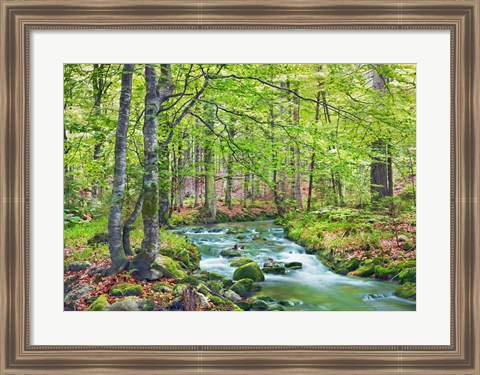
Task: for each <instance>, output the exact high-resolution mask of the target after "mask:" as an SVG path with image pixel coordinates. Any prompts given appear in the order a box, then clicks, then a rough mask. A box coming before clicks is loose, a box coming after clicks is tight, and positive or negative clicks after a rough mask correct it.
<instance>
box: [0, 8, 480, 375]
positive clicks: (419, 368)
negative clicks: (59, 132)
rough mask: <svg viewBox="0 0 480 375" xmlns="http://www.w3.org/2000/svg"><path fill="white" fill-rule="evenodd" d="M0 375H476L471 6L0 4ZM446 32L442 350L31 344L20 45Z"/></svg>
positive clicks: (475, 11)
mask: <svg viewBox="0 0 480 375" xmlns="http://www.w3.org/2000/svg"><path fill="white" fill-rule="evenodd" d="M0 5H1V20H2V21H1V39H0V43H1V46H2V47H1V48H2V50H1V53H0V56H1V57H0V64H1V69H0V82H1V86H0V89H1V95H0V97H1V98H2V100H1V101H0V116H1V122H0V139H1V141H2V147H0V161H1V163H0V165H1V167H0V168H1V169H0V176H1V179H0V181H1V182H0V192H1V206H0V218H1V222H0V227H1V231H2V232H1V235H0V257H1V258H0V259H1V261H0V313H1V316H0V331H1V335H0V347H1V357H0V371H1V373H3V374H14V373H15V374H17V373H42V374H45V373H52V374H53V373H64V372H68V373H82V374H85V373H109V372H115V373H119V374H122V373H124V374H129V373H131V372H132V371H135V372H138V373H145V374H153V373H162V372H163V373H168V374H177V373H178V374H190V373H192V374H194V373H195V374H198V373H202V374H207V373H208V374H209V373H212V374H214V373H225V372H227V371H228V372H229V373H232V374H246V373H251V374H282V373H287V372H288V373H302V374H309V373H311V374H343V373H355V374H362V373H363V374H372V373H375V374H391V373H405V374H425V373H430V374H459V375H460V374H465V375H466V374H478V373H480V363H479V361H480V359H479V358H480V352H479V349H478V348H479V345H480V340H479V338H480V321H479V312H480V311H479V302H480V299H479V296H480V291H479V285H480V276H479V275H480V264H479V262H480V261H479V259H480V257H479V256H478V255H479V250H480V249H479V235H478V231H477V230H476V227H475V225H477V224H478V220H479V214H480V211H479V202H480V200H479V197H478V193H479V177H478V173H475V172H476V171H477V170H478V168H479V159H478V146H477V145H478V144H480V135H479V134H480V132H479V131H478V126H479V103H480V100H479V99H480V97H479V84H478V77H479V76H480V64H479V48H478V45H480V43H479V42H480V40H479V39H480V38H479V37H480V28H479V21H480V17H479V16H480V14H479V13H480V2H479V0H459V1H429V0H418V1H417V0H412V1H402V2H391V1H388V0H372V1H368V0H367V1H335V0H317V1H315V0H304V1H301V2H296V3H292V2H289V1H285V0H282V1H276V2H274V3H273V2H269V1H267V0H247V1H241V2H240V1H238V2H237V1H225V0H224V1H218V0H211V1H208V0H207V1H201V2H183V3H176V2H173V1H170V0H145V1H143V0H142V1H138V2H135V3H132V2H129V1H107V0H99V1H98V0H97V1H94V0H86V1H80V2H69V1H67V0H45V1H36V0H32V1H17V0H10V1H8V0H0ZM149 28H151V29H173V30H179V29H193V30H195V29H235V30H248V29H249V30H258V31H259V32H260V30H264V29H286V28H300V29H302V28H303V29H349V30H385V29H387V30H405V29H411V30H417V29H421V30H424V29H426V30H428V29H431V30H437V29H443V30H445V29H446V30H450V33H451V54H452V56H451V61H452V70H451V82H452V111H451V113H452V114H451V122H452V137H451V142H452V143H451V156H452V157H451V160H452V161H451V176H452V178H451V192H452V193H451V194H452V196H451V202H450V203H451V223H452V224H451V241H452V242H451V299H452V309H451V343H450V345H447V346H398V345H397V346H254V345H252V346H202V345H195V346H144V345H142V346H124V345H123V346H38V345H31V343H30V336H29V335H30V332H29V327H30V311H29V298H30V295H29V262H30V252H29V250H30V246H31V244H30V242H29V235H30V223H29V210H30V203H29V202H30V201H29V199H30V195H29V192H30V190H29V187H30V185H29V176H30V169H29V152H30V150H29V127H28V124H29V121H30V118H29V96H28V92H29V81H28V64H29V43H30V40H29V36H30V31H32V30H35V29H47V30H49V29H52V30H67V29H94V30H95V29H112V30H116V29H149Z"/></svg>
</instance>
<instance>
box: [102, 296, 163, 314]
mask: <svg viewBox="0 0 480 375" xmlns="http://www.w3.org/2000/svg"><path fill="white" fill-rule="evenodd" d="M154 309H155V302H153V301H151V300H147V299H134V298H124V299H121V300H119V301H117V302H115V303H113V304H111V305H110V306H108V307H107V310H108V311H153V310H154Z"/></svg>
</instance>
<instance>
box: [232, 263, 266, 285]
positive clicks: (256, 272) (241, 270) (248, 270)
mask: <svg viewBox="0 0 480 375" xmlns="http://www.w3.org/2000/svg"><path fill="white" fill-rule="evenodd" d="M241 279H251V280H253V281H264V280H265V276H264V275H263V272H262V270H261V269H260V267H259V266H258V264H257V263H254V262H252V263H247V264H245V265H243V266H240V267H238V268H237V269H236V270H235V272H234V273H233V280H241Z"/></svg>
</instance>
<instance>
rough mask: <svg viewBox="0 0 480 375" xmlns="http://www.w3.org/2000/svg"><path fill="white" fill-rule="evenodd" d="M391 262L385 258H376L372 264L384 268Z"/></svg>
mask: <svg viewBox="0 0 480 375" xmlns="http://www.w3.org/2000/svg"><path fill="white" fill-rule="evenodd" d="M388 262H389V260H388V259H387V258H385V257H375V258H373V259H372V264H374V265H376V266H384V265H386V264H388Z"/></svg>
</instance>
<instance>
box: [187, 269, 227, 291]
mask: <svg viewBox="0 0 480 375" xmlns="http://www.w3.org/2000/svg"><path fill="white" fill-rule="evenodd" d="M194 276H195V277H196V278H197V279H199V280H202V281H205V282H209V281H220V282H221V283H222V284H223V286H224V288H229V287H230V286H232V285H233V281H232V280H231V279H229V278H228V277H225V276H223V275H220V274H218V273H216V272H209V271H202V272H200V273H198V274H195V275H194Z"/></svg>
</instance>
